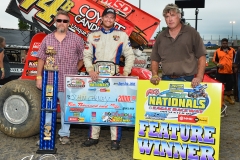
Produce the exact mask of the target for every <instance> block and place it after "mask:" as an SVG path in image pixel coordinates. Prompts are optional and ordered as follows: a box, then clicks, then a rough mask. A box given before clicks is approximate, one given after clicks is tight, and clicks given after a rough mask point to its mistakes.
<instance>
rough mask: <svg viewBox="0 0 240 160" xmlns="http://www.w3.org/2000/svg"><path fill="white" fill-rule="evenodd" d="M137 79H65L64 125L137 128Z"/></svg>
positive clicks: (74, 77) (68, 77) (69, 76)
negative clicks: (135, 125) (77, 124)
mask: <svg viewBox="0 0 240 160" xmlns="http://www.w3.org/2000/svg"><path fill="white" fill-rule="evenodd" d="M137 81H138V78H136V77H99V79H98V80H97V81H92V80H91V78H90V77H88V76H76V75H74V76H71V75H67V76H66V77H65V88H66V97H65V98H66V109H65V122H66V123H79V124H95V125H118V126H134V124H135V110H136V94H137Z"/></svg>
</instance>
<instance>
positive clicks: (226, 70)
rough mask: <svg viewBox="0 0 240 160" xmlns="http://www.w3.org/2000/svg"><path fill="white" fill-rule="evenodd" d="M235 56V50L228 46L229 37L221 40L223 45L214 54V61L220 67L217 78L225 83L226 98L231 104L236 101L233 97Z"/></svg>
mask: <svg viewBox="0 0 240 160" xmlns="http://www.w3.org/2000/svg"><path fill="white" fill-rule="evenodd" d="M234 57H235V50H234V49H233V48H232V47H229V46H228V39H227V38H223V39H222V40H221V47H220V48H218V49H217V50H216V51H215V52H214V55H213V63H215V64H216V65H217V67H218V74H217V77H216V79H217V80H218V81H219V82H222V83H223V84H225V94H226V97H225V100H226V101H228V102H229V103H230V104H234V103H235V102H234V101H233V100H232V98H231V94H232V88H233V82H234V80H233V69H232V68H233V62H234V61H233V60H234Z"/></svg>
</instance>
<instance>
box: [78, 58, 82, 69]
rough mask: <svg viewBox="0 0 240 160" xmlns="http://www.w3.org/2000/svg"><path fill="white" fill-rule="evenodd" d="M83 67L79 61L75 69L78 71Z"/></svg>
mask: <svg viewBox="0 0 240 160" xmlns="http://www.w3.org/2000/svg"><path fill="white" fill-rule="evenodd" d="M82 66H83V60H79V61H78V64H77V69H78V70H80V69H81V68H82Z"/></svg>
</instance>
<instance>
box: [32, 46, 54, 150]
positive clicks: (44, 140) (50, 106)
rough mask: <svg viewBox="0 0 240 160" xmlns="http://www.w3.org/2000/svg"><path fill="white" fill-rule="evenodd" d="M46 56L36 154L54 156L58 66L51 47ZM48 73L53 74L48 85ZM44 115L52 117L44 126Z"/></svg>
mask: <svg viewBox="0 0 240 160" xmlns="http://www.w3.org/2000/svg"><path fill="white" fill-rule="evenodd" d="M46 54H47V55H48V57H47V59H46V63H45V65H44V71H43V77H42V99H41V115H40V117H41V119H40V135H39V149H38V150H37V152H36V153H38V154H55V153H56V152H57V149H56V148H55V135H56V121H57V96H58V66H56V65H55V59H54V55H56V51H55V50H54V48H53V47H52V46H48V47H47V51H46ZM48 72H53V84H47V83H48ZM46 113H49V114H51V115H52V120H51V124H49V123H47V124H46V120H45V118H46Z"/></svg>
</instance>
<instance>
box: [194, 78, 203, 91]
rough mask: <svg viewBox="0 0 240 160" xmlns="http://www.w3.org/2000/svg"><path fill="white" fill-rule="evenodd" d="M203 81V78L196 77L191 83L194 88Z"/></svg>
mask: <svg viewBox="0 0 240 160" xmlns="http://www.w3.org/2000/svg"><path fill="white" fill-rule="evenodd" d="M201 82H202V78H199V77H195V78H193V80H192V83H191V85H192V87H193V88H194V87H196V86H198V85H199V84H200V83H201Z"/></svg>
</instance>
